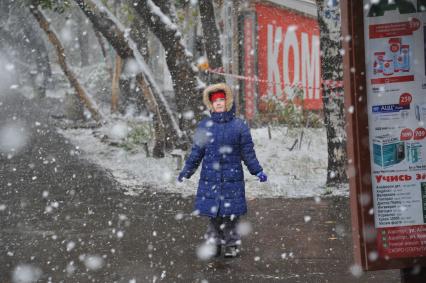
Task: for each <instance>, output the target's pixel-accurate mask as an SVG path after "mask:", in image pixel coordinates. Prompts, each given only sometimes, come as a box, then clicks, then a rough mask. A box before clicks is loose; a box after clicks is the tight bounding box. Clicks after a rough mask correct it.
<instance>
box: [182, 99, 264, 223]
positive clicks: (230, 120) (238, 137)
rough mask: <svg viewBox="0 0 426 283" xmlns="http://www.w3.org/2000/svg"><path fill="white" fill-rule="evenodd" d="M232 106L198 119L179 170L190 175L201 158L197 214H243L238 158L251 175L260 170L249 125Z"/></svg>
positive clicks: (244, 200) (245, 207)
mask: <svg viewBox="0 0 426 283" xmlns="http://www.w3.org/2000/svg"><path fill="white" fill-rule="evenodd" d="M234 109H235V108H234V107H232V109H231V110H230V111H228V112H223V113H215V112H213V113H211V117H209V118H205V119H204V120H202V121H201V122H200V123H199V125H198V127H197V129H196V132H195V135H194V144H193V146H192V151H191V154H190V156H189V157H188V159H187V160H186V163H185V167H184V169H183V170H182V173H183V176H184V177H185V178H190V177H191V176H192V175H193V174H194V172H195V171H196V170H197V168H198V166H199V165H200V163H201V161H202V166H201V175H200V180H199V184H198V191H197V196H196V200H195V209H196V210H198V211H199V213H200V215H205V216H210V217H216V216H230V215H235V216H239V215H242V214H245V213H246V212H247V204H246V199H245V184H244V173H243V168H242V165H241V161H244V164H245V165H246V166H247V168H248V170H249V171H250V173H251V174H252V175H256V174H257V173H259V172H261V171H262V167H261V166H260V164H259V161H258V160H257V158H256V154H255V151H254V148H253V147H254V145H253V141H252V138H251V135H250V129H249V127H248V125H247V123H246V122H245V121H244V120H242V119H238V118H236V117H235V110H234Z"/></svg>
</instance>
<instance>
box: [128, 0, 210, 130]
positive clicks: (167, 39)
mask: <svg viewBox="0 0 426 283" xmlns="http://www.w3.org/2000/svg"><path fill="white" fill-rule="evenodd" d="M134 9H135V10H136V12H137V13H138V14H139V15H140V16H141V17H142V19H143V20H144V22H145V24H146V25H147V26H148V27H149V28H150V30H151V31H152V32H153V33H154V34H155V36H156V37H157V38H158V39H159V40H160V42H161V44H162V45H163V47H164V49H165V52H166V63H167V66H168V68H169V71H170V74H171V76H172V82H173V88H174V91H175V98H176V106H177V110H178V112H179V115H180V119H179V126H180V128H181V129H183V130H185V131H188V132H192V130H193V129H194V128H195V123H193V119H185V118H184V117H185V116H187V115H184V114H185V113H186V112H188V111H191V112H193V113H194V119H195V120H200V119H201V117H202V111H203V109H204V106H203V104H202V99H201V89H200V87H199V83H198V82H197V81H198V80H199V79H198V78H197V71H195V70H194V66H193V64H192V56H191V55H190V54H189V53H188V52H187V51H186V48H185V46H184V45H183V44H182V41H181V39H182V34H181V32H180V31H179V30H178V28H177V26H178V25H177V21H176V20H175V19H176V17H175V15H174V13H173V11H174V6H173V3H172V2H171V1H166V0H156V1H155V3H154V2H153V1H152V0H142V1H139V4H138V5H137V6H134ZM160 9H161V10H160ZM165 19H169V20H170V22H167V21H166V20H165ZM163 21H164V22H163Z"/></svg>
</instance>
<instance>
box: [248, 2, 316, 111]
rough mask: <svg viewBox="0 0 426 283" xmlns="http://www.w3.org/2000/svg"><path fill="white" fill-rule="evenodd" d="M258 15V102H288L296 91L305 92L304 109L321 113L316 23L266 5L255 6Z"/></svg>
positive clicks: (300, 15)
mask: <svg viewBox="0 0 426 283" xmlns="http://www.w3.org/2000/svg"><path fill="white" fill-rule="evenodd" d="M256 14H257V32H258V52H257V56H258V76H259V98H262V97H273V96H275V97H276V98H278V99H280V100H282V101H285V100H286V99H288V98H289V97H292V96H293V95H294V94H295V93H296V92H295V87H296V88H298V89H300V90H301V91H303V105H304V107H305V109H321V108H322V98H321V89H320V88H321V64H320V63H321V62H320V45H319V42H320V40H319V26H318V22H317V20H316V19H313V18H310V17H307V16H303V15H302V14H299V13H297V12H293V11H290V10H286V9H283V8H277V7H273V6H269V5H265V4H257V5H256ZM298 93H300V92H298Z"/></svg>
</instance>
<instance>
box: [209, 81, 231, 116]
mask: <svg viewBox="0 0 426 283" xmlns="http://www.w3.org/2000/svg"><path fill="white" fill-rule="evenodd" d="M217 91H223V92H224V93H225V100H226V102H225V103H226V104H225V108H226V111H230V110H231V109H232V105H233V103H234V95H233V94H232V90H231V88H230V87H229V86H228V85H227V84H225V83H220V84H214V85H210V86H208V87H206V89H205V90H204V92H203V102H204V105H205V106H206V107H207V109H209V110H210V111H211V112H212V111H213V104H212V103H211V101H210V99H209V95H210V93H213V92H217Z"/></svg>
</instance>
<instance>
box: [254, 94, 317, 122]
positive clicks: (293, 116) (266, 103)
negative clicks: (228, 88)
mask: <svg viewBox="0 0 426 283" xmlns="http://www.w3.org/2000/svg"><path fill="white" fill-rule="evenodd" d="M259 104H260V107H259V108H260V110H261V111H260V114H259V117H258V119H259V120H260V121H259V122H260V123H265V122H267V123H271V122H272V123H277V124H283V125H287V126H288V127H290V128H298V127H306V126H307V127H312V128H320V127H322V126H323V118H322V113H321V112H315V111H311V110H305V109H304V99H303V90H302V89H300V88H297V87H294V88H293V89H292V91H291V95H287V99H286V100H285V101H282V100H280V99H278V98H276V97H275V96H274V97H266V98H262V100H261V101H260V103H259Z"/></svg>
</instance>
